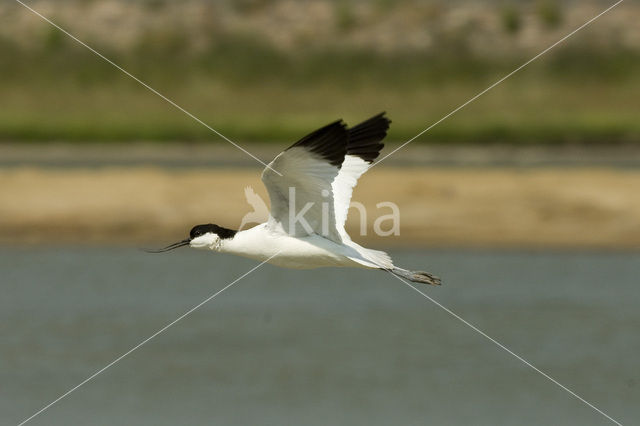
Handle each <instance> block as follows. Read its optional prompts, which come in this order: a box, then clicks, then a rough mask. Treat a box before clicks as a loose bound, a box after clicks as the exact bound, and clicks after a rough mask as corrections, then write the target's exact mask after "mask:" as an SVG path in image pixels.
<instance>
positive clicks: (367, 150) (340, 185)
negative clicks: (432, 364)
mask: <svg viewBox="0 0 640 426" xmlns="http://www.w3.org/2000/svg"><path fill="white" fill-rule="evenodd" d="M389 123H390V121H389V120H388V119H387V118H386V117H385V116H384V113H381V114H378V115H376V116H374V117H372V118H370V119H369V120H366V121H364V122H362V123H360V124H358V125H357V126H355V127H352V128H347V126H346V125H345V124H344V123H343V122H342V120H339V121H336V122H334V123H331V124H329V125H327V126H325V127H322V128H321V129H318V130H316V131H315V132H312V133H310V134H309V135H307V136H305V137H304V138H302V139H300V140H299V141H298V142H296V143H295V144H293V145H292V146H291V147H289V148H287V149H286V150H285V151H283V152H281V153H280V154H279V155H277V156H276V158H274V159H273V161H272V162H271V163H270V164H269V165H268V166H267V167H266V168H265V169H264V171H263V172H262V181H263V182H264V184H265V186H266V188H267V191H268V193H269V198H270V200H271V209H270V212H269V219H268V220H267V221H266V222H265V223H262V224H260V225H258V226H255V227H253V228H250V229H247V230H241V231H233V230H231V229H227V228H223V227H220V226H218V225H213V224H205V225H197V226H195V227H194V228H193V229H192V230H191V233H190V236H189V238H187V239H185V240H183V241H180V242H178V243H175V244H172V245H170V246H168V247H166V248H164V249H161V250H158V251H166V250H171V249H174V248H177V247H181V246H184V245H190V246H191V247H194V248H199V249H209V250H214V251H218V252H221V253H231V254H236V255H239V256H244V257H249V258H252V259H256V260H259V261H268V262H269V263H272V264H274V265H278V266H282V267H286V268H296V269H308V268H318V267H322V266H346V267H359V268H369V269H380V270H384V271H389V272H391V273H393V274H396V275H398V276H401V277H403V278H407V279H409V280H411V281H414V282H421V283H426V284H433V285H439V284H440V280H439V279H438V278H437V277H434V276H433V275H431V274H429V273H427V272H413V271H408V270H406V269H402V268H398V267H396V266H394V264H393V261H392V260H391V258H390V257H389V255H387V254H386V253H385V252H382V251H378V250H371V249H367V248H364V247H362V246H360V245H358V244H356V243H355V242H353V241H352V240H351V238H350V237H349V235H348V234H347V232H346V231H345V227H344V226H345V222H346V220H347V213H348V210H349V204H350V201H351V195H352V193H353V188H354V187H355V186H356V184H357V181H358V179H359V178H360V176H362V174H363V173H365V172H366V171H367V170H368V169H369V167H370V166H371V164H372V163H373V161H374V160H375V159H376V158H377V157H378V155H379V154H380V150H381V149H382V147H383V146H384V145H383V144H382V140H383V139H384V137H385V136H386V134H387V130H388V128H389ZM254 209H255V206H254ZM244 223H245V221H244V220H243V224H244Z"/></svg>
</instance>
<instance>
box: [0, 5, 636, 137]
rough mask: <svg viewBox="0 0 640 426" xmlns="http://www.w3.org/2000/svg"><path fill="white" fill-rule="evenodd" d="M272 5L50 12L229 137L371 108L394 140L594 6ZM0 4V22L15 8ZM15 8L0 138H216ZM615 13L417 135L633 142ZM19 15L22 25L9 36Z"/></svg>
mask: <svg viewBox="0 0 640 426" xmlns="http://www.w3.org/2000/svg"><path fill="white" fill-rule="evenodd" d="M285 3H286V2H285ZM285 3H282V4H280V3H278V2H275V3H273V5H271V6H269V5H267V4H266V3H265V4H260V5H258V4H257V3H256V4H255V5H254V6H255V8H254V7H251V8H248V9H247V10H245V9H243V8H239V9H238V8H235V9H234V8H230V7H222V6H220V9H219V10H218V9H216V8H217V7H218V6H215V5H213V4H209V3H207V2H198V1H192V2H190V3H189V4H190V5H191V6H190V7H192V8H195V9H193V10H194V11H193V14H192V15H183V14H180V13H177V10H174V9H173V8H172V6H171V4H170V3H166V4H165V3H162V2H159V3H158V4H157V5H156V6H154V5H153V4H151V3H149V4H148V5H147V4H146V3H135V2H134V3H131V4H129V3H127V2H123V3H117V2H116V3H113V4H112V5H111V6H110V7H114V5H116V4H118V5H119V6H118V8H116V9H114V10H111V9H108V8H107V9H100V8H99V7H98V6H99V5H97V4H94V3H86V4H85V3H82V2H80V3H77V4H76V3H73V2H68V3H61V4H60V5H59V7H57V8H54V9H52V10H51V11H50V14H51V15H53V16H59V17H60V22H61V24H63V26H65V27H68V28H69V29H70V30H72V32H77V33H78V35H82V37H81V38H82V39H86V40H87V41H89V42H90V43H91V44H92V45H93V46H95V47H96V48H97V50H98V51H100V52H102V53H104V54H105V55H106V56H108V57H110V58H112V59H113V60H114V61H115V62H117V63H118V64H120V65H122V66H123V67H124V68H125V69H127V70H129V71H131V72H132V73H133V74H135V75H136V76H138V77H139V78H141V79H142V80H144V81H145V82H147V83H149V84H150V85H151V86H153V87H154V88H156V89H158V90H159V91H160V92H162V93H163V94H165V95H167V96H168V97H169V98H171V99H173V100H175V101H176V102H177V103H178V104H180V105H182V106H184V107H185V108H186V109H187V110H189V111H191V112H192V113H193V114H195V115H196V116H198V117H199V118H201V119H202V120H204V121H205V122H207V123H209V124H210V125H211V126H213V127H215V128H216V129H218V130H219V131H221V132H222V133H223V134H225V135H227V136H228V137H230V138H231V139H234V140H238V141H272V140H278V141H283V140H295V139H296V138H298V137H300V136H301V135H302V134H304V133H305V132H308V131H309V130H311V129H313V128H315V127H317V126H319V125H321V124H323V123H325V122H328V121H330V120H334V119H336V118H339V117H342V118H344V119H347V120H349V121H350V122H355V121H356V120H360V119H363V118H366V117H367V116H369V115H371V114H374V113H377V112H379V111H382V110H384V111H387V112H388V113H389V116H390V117H391V119H392V120H393V122H394V123H393V126H392V132H391V135H390V138H391V139H395V140H398V141H401V140H405V139H409V138H411V137H413V136H414V135H415V134H417V133H418V132H420V131H421V130H423V129H424V128H425V127H427V126H429V125H430V124H431V123H433V122H435V121H437V120H438V119H440V118H441V117H442V116H444V115H445V114H447V113H449V112H450V111H451V110H453V109H454V108H456V107H457V106H459V105H460V104H462V103H464V102H465V101H467V100H468V99H470V98H471V97H473V96H474V95H476V94H477V93H478V92H480V91H481V90H483V89H484V88H486V87H488V86H489V85H490V84H492V83H493V82H495V81H496V80H498V79H499V78H501V77H502V76H504V75H506V74H507V73H509V72H511V71H512V70H513V69H515V68H516V67H517V66H519V65H520V64H522V63H523V62H525V61H526V60H528V59H529V58H531V57H532V56H533V55H534V54H535V53H537V52H539V51H541V50H542V49H543V48H545V47H546V46H548V45H549V44H550V43H551V42H552V41H556V40H558V39H559V38H560V37H561V36H562V35H564V34H566V33H567V32H568V31H569V29H572V28H574V27H575V25H576V23H582V22H584V20H585V16H590V14H592V13H593V11H591V10H590V9H589V10H586V9H585V11H584V13H583V12H580V10H579V9H580V8H576V7H566V8H564V6H562V7H561V5H560V4H559V3H558V4H556V3H553V2H550V3H548V4H547V3H540V4H539V5H538V6H536V7H534V8H533V9H531V8H527V7H524V6H523V7H521V8H515V9H514V8H513V7H511V8H507V9H504V8H502V7H500V6H499V5H496V4H493V3H487V4H484V3H483V4H482V6H481V7H480V9H478V7H479V6H477V7H476V9H474V8H467V7H463V6H461V5H457V4H456V5H447V4H445V3H442V4H438V3H437V2H436V3H434V4H433V5H431V6H430V7H426V6H425V7H418V8H416V6H415V5H413V4H412V3H411V2H399V3H398V4H396V5H393V6H392V5H388V6H387V7H382V6H381V5H378V6H376V7H373V6H371V5H369V6H366V7H365V6H364V5H361V7H360V6H359V7H360V9H362V8H364V9H362V10H360V9H359V7H355V6H354V5H351V6H350V7H349V8H346V6H344V5H342V6H341V3H338V2H336V3H335V4H334V3H333V2H324V3H322V2H321V3H318V5H320V6H322V7H324V9H323V10H325V9H326V10H325V12H326V13H325V15H322V16H325V18H323V19H325V21H322V22H324V24H323V25H321V24H319V23H314V22H315V21H313V20H310V21H309V22H308V24H307V25H306V26H305V27H303V28H298V27H296V26H295V25H293V24H292V22H295V20H291V22H289V21H286V22H284V23H281V26H282V28H278V25H277V24H278V22H280V21H281V20H282V16H287V17H291V16H297V15H295V14H296V13H298V14H299V17H298V18H297V19H300V20H305V19H309V17H308V15H309V14H308V13H307V10H306V9H305V8H304V7H302V6H296V5H295V3H286V4H285ZM252 4H253V3H252ZM276 4H280V6H278V7H284V8H285V9H283V10H285V11H286V13H285V14H284V15H282V13H284V12H282V11H280V12H279V10H280V9H278V8H277V7H276ZM544 4H547V7H551V6H549V5H555V6H554V7H555V9H549V10H546V9H544V8H542V5H544ZM214 6H215V7H214ZM320 6H319V7H320ZM436 6H437V7H436ZM127 7H130V8H132V9H127ZM183 7H186V6H183ZM583 7H587V6H583ZM119 8H122V10H120V9H119ZM210 8H213V9H210ZM367 8H372V9H371V10H369V11H368V12H367V10H368V9H367ZM5 9H6V10H5V12H4V13H5V14H4V15H1V14H0V18H4V19H7V21H6V23H7V25H9V24H11V22H13V21H11V19H14V18H15V17H18V16H22V15H23V14H24V13H25V11H24V10H22V9H21V8H17V9H15V10H13V11H9V9H7V8H5ZM565 9H566V10H565ZM587 9H588V8H587ZM109 10H111V12H109ZM118 10H120V12H118V13H122V15H118V14H117V13H116V12H117V11H118ZM179 10H180V11H183V12H184V10H183V9H179ZM545 10H546V12H545ZM594 10H597V8H595V6H594ZM638 10H640V9H637V10H636V8H633V9H629V10H628V11H627V13H631V12H633V13H636V14H638V15H639V16H640V12H638ZM550 11H551V12H553V13H552V14H551V15H548V13H549V12H550ZM554 11H555V12H554ZM133 12H136V13H133ZM543 12H545V13H543ZM578 12H579V13H582V15H580V16H575V17H574V16H573V15H572V14H575V13H578ZM109 13H116V15H114V16H120V18H119V19H116V18H113V17H112V16H111V15H109ZM203 13H204V15H202V14H203ZM460 14H463V15H464V16H466V18H464V19H465V20H466V21H465V22H467V21H468V22H467V24H464V25H461V24H460V18H459V16H462V15H460ZM583 15H584V16H583ZM79 16H82V18H83V20H84V19H86V22H85V21H82V20H81V21H77V20H78V17H79ZM110 16H111V18H109V17H110ZM412 16H413V17H414V19H410V18H411V17H412ZM634 16H635V15H634ZM554 17H555V18H554ZM563 17H564V18H563ZM26 18H27V19H31V20H32V21H28V23H29V25H22V26H17V27H16V28H15V29H14V30H15V31H13V32H6V33H5V34H4V35H2V33H1V32H0V141H47V140H64V141H91V140H100V141H129V140H154V141H167V140H178V141H212V142H218V141H220V140H221V139H220V138H218V137H217V136H215V135H213V134H212V133H211V132H210V131H209V130H207V129H206V128H204V127H203V126H201V125H199V124H197V123H196V122H194V121H193V120H191V119H190V118H188V117H186V116H184V114H182V113H181V112H179V111H176V110H175V109H174V108H173V107H172V106H170V105H169V104H167V103H166V102H164V101H163V100H161V99H159V98H158V97H157V96H155V95H154V94H152V93H150V92H149V91H148V90H146V89H145V88H143V87H141V86H140V85H138V84H137V83H136V82H134V81H132V80H131V79H129V78H128V77H126V76H125V75H123V74H122V73H121V72H120V71H118V70H117V69H115V68H113V67H112V66H111V65H109V64H107V63H106V62H104V61H103V60H101V59H100V58H98V57H97V56H95V55H94V54H92V53H91V52H89V51H88V50H87V49H85V48H83V47H81V46H79V45H78V44H77V43H75V42H74V41H72V40H71V39H69V38H68V37H66V36H65V35H63V34H62V33H61V32H59V31H58V30H56V29H53V28H51V27H50V26H48V25H47V24H46V23H43V22H39V21H38V20H37V18H34V17H33V16H27V17H26ZM125 18H126V19H129V18H130V19H132V21H131V22H129V21H127V20H126V19H125ZM565 18H566V19H565ZM110 19H111V20H110ZM318 19H320V18H318ZM394 19H396V20H397V22H396V21H394ZM618 19H619V17H618ZM83 22H84V24H85V25H86V27H82V26H81V25H80V24H82V23H83ZM154 22H155V24H153V23H154ZM304 22H307V21H304ZM394 22H396V23H395V24H394ZM400 22H406V23H407V24H406V28H404V27H403V28H398V23H400ZM612 22H613V21H612ZM154 25H155V26H154ZM243 25H246V27H245V26H243ZM613 27H615V25H614V24H612V23H611V22H609V21H607V20H603V22H602V23H600V21H599V25H598V26H597V27H595V29H594V30H591V29H590V30H585V31H584V33H581V34H580V35H578V36H576V37H575V39H573V38H572V39H571V40H569V41H567V42H566V43H564V44H562V45H560V46H558V47H557V48H556V49H554V50H553V51H551V52H550V53H549V54H547V55H545V56H543V57H542V58H540V59H539V60H538V61H536V62H535V63H533V64H531V65H529V66H528V67H527V68H525V69H524V70H522V71H521V72H519V73H518V74H516V75H514V76H513V77H512V78H510V79H509V80H508V81H506V82H505V83H504V84H501V85H500V86H498V87H497V88H496V89H495V90H493V91H491V92H489V93H487V94H486V95H485V96H483V97H482V98H480V99H478V100H477V101H476V102H474V103H473V104H472V105H470V106H469V107H467V108H465V109H464V110H462V111H460V112H459V113H458V114H456V115H455V116H454V117H452V118H451V119H449V120H447V121H445V122H443V123H442V124H440V125H438V126H437V127H435V128H433V129H432V130H431V131H429V132H428V133H427V134H425V135H424V136H422V137H421V138H420V139H419V141H420V142H424V143H459V142H464V143H474V142H477V143H484V142H496V141H497V142H506V143H514V144H519V143H537V144H540V143H566V142H572V143H573V142H579V143H591V142H598V143H603V142H604V143H607V142H634V143H635V142H640V122H639V121H638V120H637V116H638V113H639V112H640V107H639V104H638V102H637V99H638V98H639V97H640V54H638V52H637V51H636V50H634V48H633V47H629V46H631V45H628V44H627V45H625V44H623V43H622V42H620V40H622V39H624V37H622V36H621V35H620V34H626V33H625V31H624V30H625V28H624V27H620V28H619V29H620V31H617V32H616V31H612V30H608V29H607V28H613ZM22 28H32V31H31V32H25V33H24V34H23V35H22V36H21V37H18V36H16V35H15V34H14V33H16V32H18V31H19V30H20V29H22ZM304 28H307V30H308V31H309V34H307V33H305V32H304ZM422 28H426V30H424V31H423V30H422ZM278 30H281V31H280V32H278ZM595 30H599V31H601V32H594V31H595ZM25 31H26V30H25ZM135 31H137V33H136V35H135V36H131V37H129V38H127V37H126V35H127V34H129V33H130V32H135ZM399 31H401V32H400V33H399ZM402 31H404V33H403V32H402ZM405 33H406V34H405ZM398 34H404V37H399V36H398ZM527 34H534V36H535V37H533V38H534V42H531V40H529V39H528V38H527V37H528V36H527ZM85 35H86V37H84V36H85ZM123 37H124V39H126V40H128V41H127V42H126V43H125V44H123V43H124V41H122V42H120V41H119V40H120V39H121V38H123ZM282 37H284V38H282ZM376 37H380V40H379V43H376V41H375V40H378V39H377V38H376ZM478 37H480V39H481V40H485V42H481V43H479V42H478ZM627 38H628V37H627ZM281 40H285V41H286V40H292V41H291V43H288V44H287V42H281ZM416 40H417V41H416ZM420 40H422V41H423V42H424V43H427V41H429V40H430V42H429V43H430V44H428V45H425V46H426V47H425V46H422V45H421V44H420V43H421V41H420ZM425 40H426V41H425ZM527 40H529V41H527ZM381 43H382V44H384V43H387V44H388V46H387V47H386V48H383V47H384V46H379V44H381ZM487 45H490V46H491V45H495V48H493V49H488V50H487V49H486V46H487ZM521 46H527V47H526V49H525V48H524V47H521Z"/></svg>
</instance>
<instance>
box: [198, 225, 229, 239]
mask: <svg viewBox="0 0 640 426" xmlns="http://www.w3.org/2000/svg"><path fill="white" fill-rule="evenodd" d="M209 232H211V233H213V234H217V235H218V236H219V237H220V238H222V239H226V238H233V236H234V235H236V232H237V231H234V230H232V229H227V228H223V227H222V226H218V225H214V224H213V223H207V224H204V225H196V226H194V227H193V228H191V231H190V232H189V237H190V238H191V239H192V240H193V239H194V238H197V237H199V236H201V235H204V234H207V233H209Z"/></svg>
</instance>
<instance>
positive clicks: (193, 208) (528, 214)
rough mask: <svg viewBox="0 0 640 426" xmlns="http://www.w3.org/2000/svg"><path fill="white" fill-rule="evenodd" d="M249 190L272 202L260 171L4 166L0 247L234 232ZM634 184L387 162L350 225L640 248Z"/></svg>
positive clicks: (586, 170) (579, 171)
mask: <svg viewBox="0 0 640 426" xmlns="http://www.w3.org/2000/svg"><path fill="white" fill-rule="evenodd" d="M246 186H251V187H252V188H253V189H254V190H255V192H256V193H257V194H259V195H260V196H261V197H263V199H264V200H265V201H267V200H268V197H267V194H266V190H265V189H264V187H263V185H262V182H261V181H260V173H259V170H257V169H256V168H239V167H236V168H215V169H202V168H199V169H193V168H191V169H188V170H187V169H165V168H158V167H146V166H144V167H102V168H99V169H82V168H72V169H49V168H47V169H43V168H33V167H14V168H0V244H12V245H13V244H20V245H32V244H45V245H49V244H54V245H55V244H80V245H103V244H110V245H113V244H117V245H122V244H124V245H142V244H145V245H146V244H158V243H159V244H162V243H167V242H171V241H174V240H176V239H181V238H183V237H184V235H185V234H186V233H187V232H188V230H189V229H190V228H191V226H193V225H195V224H198V223H209V222H213V223H217V224H219V225H222V226H226V227H229V228H234V229H236V228H237V226H238V225H239V223H240V220H241V218H242V217H243V215H244V214H246V213H248V212H250V211H252V209H251V207H250V206H249V205H248V204H247V202H246V201H245V199H244V188H245V187H246ZM634 188H635V189H634ZM637 188H640V171H638V170H634V169H612V168H603V167H597V168H596V167H572V168H512V167H474V168H446V167H439V168H437V167H434V168H429V169H425V168H410V167H404V168H398V167H389V166H386V165H385V166H380V167H379V168H375V169H374V171H372V172H370V173H367V174H365V175H364V176H363V177H362V178H361V180H360V181H359V184H358V186H357V187H356V189H355V191H354V197H353V200H354V201H358V202H360V203H362V204H363V205H364V206H365V207H366V211H367V213H368V217H367V223H368V227H367V228H368V233H369V234H368V235H367V236H360V235H359V232H358V230H359V229H360V228H359V220H358V219H359V218H358V214H357V211H355V210H354V209H352V210H351V211H350V215H349V219H348V221H347V231H348V232H349V233H350V234H351V236H352V238H353V239H354V240H355V241H357V242H361V243H363V244H368V245H370V246H373V247H389V248H393V247H396V248H401V247H424V248H447V247H448V248H458V249H467V248H468V249H481V248H484V249H486V248H489V249H524V250H538V249H540V250H541V249H558V250H566V249H570V250H606V251H610V250H614V251H628V250H638V249H640V197H638V196H637ZM382 201H391V202H393V203H395V204H396V205H397V206H398V207H399V209H400V235H399V236H389V237H379V236H375V235H373V234H372V233H371V232H372V225H373V223H374V221H375V219H376V218H379V217H380V216H382V215H385V214H389V211H388V210H385V209H384V208H380V207H376V204H377V203H379V202H382ZM267 202H268V201H267ZM383 227H384V226H383Z"/></svg>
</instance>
